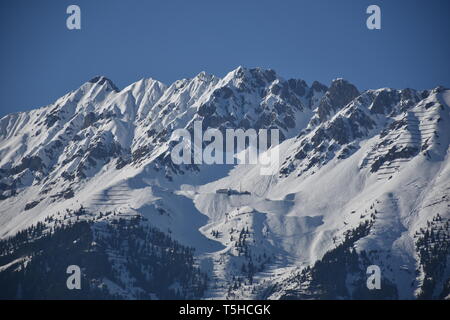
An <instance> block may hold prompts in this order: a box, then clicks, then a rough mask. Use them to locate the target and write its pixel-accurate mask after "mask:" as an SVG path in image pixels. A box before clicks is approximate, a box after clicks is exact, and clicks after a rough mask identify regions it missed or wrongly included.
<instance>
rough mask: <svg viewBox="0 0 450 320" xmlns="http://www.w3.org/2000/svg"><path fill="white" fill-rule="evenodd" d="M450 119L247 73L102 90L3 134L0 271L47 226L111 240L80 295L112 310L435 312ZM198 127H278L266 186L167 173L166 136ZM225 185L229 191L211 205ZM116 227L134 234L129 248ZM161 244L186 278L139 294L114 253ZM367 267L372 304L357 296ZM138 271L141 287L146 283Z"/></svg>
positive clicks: (12, 122)
mask: <svg viewBox="0 0 450 320" xmlns="http://www.w3.org/2000/svg"><path fill="white" fill-rule="evenodd" d="M449 105H450V90H445V89H444V88H441V87H438V88H435V89H432V90H424V91H416V90H412V89H405V90H394V89H388V88H383V89H378V90H368V91H364V92H359V91H358V89H357V88H356V87H355V86H354V85H352V84H350V83H349V82H347V81H346V80H343V79H336V80H333V81H332V83H331V84H330V87H326V86H325V85H322V84H320V83H318V82H314V83H313V84H312V85H311V86H308V85H307V84H306V83H305V82H304V81H303V80H297V79H290V80H284V79H282V78H281V77H279V76H278V75H277V74H276V73H275V72H274V71H273V70H263V69H259V68H257V69H247V68H243V67H239V68H237V69H236V70H233V71H231V72H230V73H229V74H228V75H226V76H225V77H224V78H223V79H221V78H217V77H215V76H212V75H208V74H206V73H204V72H202V73H200V74H198V75H197V76H196V77H194V78H193V79H183V80H179V81H176V82H175V83H173V84H172V85H170V86H166V85H164V84H162V83H160V82H158V81H156V80H153V79H143V80H140V81H138V82H136V83H134V84H131V85H130V86H128V87H126V88H124V89H122V90H119V89H118V88H116V87H115V85H114V84H113V83H112V82H111V81H110V80H108V79H106V78H104V77H96V78H94V79H92V80H90V81H89V82H87V83H85V84H83V85H82V86H81V87H80V88H79V89H77V90H75V91H73V92H71V93H69V94H67V95H65V96H64V97H62V98H60V99H58V100H57V101H56V102H55V103H54V104H52V105H49V106H46V107H43V108H40V109H36V110H33V111H30V112H25V113H18V114H11V115H8V116H6V117H4V118H2V119H0V203H1V206H0V238H1V239H3V242H4V243H2V245H3V247H2V246H0V249H1V248H7V249H4V250H3V251H0V258H1V259H0V274H1V273H3V274H6V275H5V276H4V278H5V279H11V277H12V276H11V275H10V274H9V273H5V272H12V273H11V274H14V272H20V270H23V268H26V266H27V265H29V264H30V263H31V265H32V264H33V262H26V263H25V262H24V261H29V260H31V261H33V259H32V258H30V257H29V256H30V255H27V254H24V253H20V252H25V251H26V250H25V249H23V248H22V247H21V246H24V245H23V244H21V243H22V242H20V241H19V240H17V241H16V242H17V243H19V244H20V245H17V246H13V245H11V243H16V242H13V241H9V242H7V241H8V239H10V240H11V239H16V238H17V239H21V238H20V237H19V238H18V235H21V231H22V232H23V230H29V228H30V227H32V226H36V225H39V226H41V224H43V227H40V228H42V230H43V231H42V232H43V234H44V235H46V234H47V235H48V234H51V232H52V231H51V230H55V231H53V232H55V233H57V232H59V230H60V229H61V228H63V227H64V226H68V225H69V226H71V225H73V224H75V225H77V224H79V223H80V222H82V221H87V222H88V223H89V230H92V238H93V239H94V240H95V239H100V240H101V239H102V236H103V235H104V234H111V237H112V238H114V237H116V238H117V239H118V240H117V241H118V243H119V245H117V246H114V247H111V245H110V244H108V243H107V242H105V243H103V242H101V241H100V240H98V241H94V240H93V242H95V243H100V244H101V243H103V244H102V245H99V244H96V245H95V246H94V248H97V249H95V250H98V252H103V251H102V250H104V252H105V255H106V258H105V259H106V261H107V263H109V264H111V265H112V266H113V267H112V268H113V270H114V272H113V273H108V272H107V271H104V274H103V275H102V277H100V278H98V277H97V278H95V281H91V283H93V282H95V285H92V286H93V287H95V288H99V287H101V288H105V290H106V292H109V293H110V294H115V295H117V296H119V297H124V298H139V297H151V298H158V297H159V298H164V297H177V298H180V297H181V298H186V297H192V296H196V297H198V296H201V297H203V298H244V299H248V298H273V299H279V298H323V297H326V298H365V297H367V298H377V297H378V298H379V297H381V298H408V299H409V298H416V297H419V298H445V297H446V296H447V295H448V294H449V293H450V292H449V289H450V282H449V280H450V265H449V262H450V261H449V257H450V255H449V253H450V251H449V250H450V246H449V243H450V234H449V219H450V192H449V190H450V161H449V144H450V126H449V123H450V107H449ZM197 120H201V121H203V128H204V129H206V128H217V129H219V130H221V131H223V130H225V129H226V128H235V129H236V128H242V129H249V128H254V129H264V128H266V129H269V128H278V129H280V136H281V138H282V142H281V144H280V145H279V146H277V147H276V148H278V151H279V155H280V164H281V165H280V167H277V168H273V172H272V174H271V175H261V174H260V167H259V165H244V164H242V165H181V166H178V165H174V164H173V163H172V161H171V159H170V151H171V148H172V147H173V141H171V134H172V132H173V130H175V129H179V128H187V129H189V130H192V128H193V123H194V121H197ZM226 188H229V189H231V190H234V191H233V192H229V193H218V192H217V190H219V189H226ZM136 219H138V222H136ZM118 221H131V222H130V223H131V224H132V225H131V226H127V227H126V228H131V230H138V231H139V233H138V232H137V231H136V233H132V235H133V238H129V237H131V235H128V236H127V237H128V238H126V239H124V238H123V234H122V233H120V231H122V229H121V228H124V227H123V225H121V224H120V223H122V222H120V223H119V227H115V226H117V222H118ZM142 226H144V227H142ZM141 227H142V228H144V229H141ZM77 228H78V227H77ZM83 228H84V227H80V228H78V229H76V230H84V229H83ZM146 228H156V229H146ZM33 230H34V229H33ZM70 230H72V229H70ZM143 230H144V231H145V232H147V233H148V234H151V235H152V237H150V238H151V239H153V240H148V239H149V237H147V238H142V237H141V236H142V234H145V232H144V231H143ZM154 230H158V231H154ZM63 231H64V230H63ZM66 232H68V231H66ZM157 232H162V233H161V234H160V233H157ZM70 234H73V232H72V231H70ZM155 234H156V235H157V236H155ZM119 235H120V236H119ZM163 235H165V236H167V237H168V238H169V237H170V239H171V241H172V240H173V241H175V242H176V243H177V246H178V244H180V245H182V246H188V247H192V248H194V249H195V252H194V255H193V258H192V259H193V260H191V258H188V257H189V254H188V253H186V252H188V251H186V252H185V251H181V252H184V253H180V254H179V255H177V256H176V258H173V259H185V260H183V261H184V262H185V263H186V268H188V269H189V268H191V269H189V270H198V273H197V271H195V272H192V273H189V272H187V274H190V275H191V276H192V277H190V278H189V279H188V280H186V279H181V280H180V279H178V278H176V277H175V276H174V279H173V281H172V282H173V283H168V284H165V285H166V286H169V287H170V290H172V291H170V290H169V289H167V288H166V289H164V290H165V291H164V290H163V289H162V288H163V285H161V286H159V287H155V288H154V287H152V288H151V289H149V288H150V287H149V285H148V283H144V282H142V281H141V280H139V279H141V278H140V276H137V275H136V274H134V273H133V272H131V271H132V270H130V267H129V266H128V265H126V264H123V263H122V262H121V261H122V260H121V259H125V260H127V259H128V260H130V259H131V258H130V256H131V257H134V253H135V252H134V251H133V250H138V249H136V248H135V247H132V248H131V247H129V246H125V247H121V246H120V243H121V241H127V243H128V242H129V241H135V242H137V243H141V242H140V241H142V243H146V241H147V242H148V241H149V243H152V244H155V247H158V248H159V246H161V243H167V242H164V241H160V240H158V241H155V240H154V239H156V238H157V239H161V238H164V236H163ZM14 237H15V238H14ZM41 237H42V234H41ZM33 239H34V238H33ZM114 239H115V238H114ZM145 239H147V240H145ZM164 239H165V238H164ZM114 243H115V242H114ZM68 246H69V248H68V250H74V251H76V250H77V249H76V248H73V249H71V248H70V245H68ZM168 246H172V244H171V245H168ZM144 247H145V246H144ZM98 248H100V249H98ZM137 248H141V246H139V245H138V246H137ZM176 248H178V247H176ZM91 249H92V247H91ZM48 250H50V249H48ZM51 250H54V249H51ZM93 250H94V249H93ZM95 250H94V251H95ZM139 250H141V249H139ZM155 250H156V249H155ZM186 250H187V249H186ZM44 251H45V250H44ZM96 252H97V251H96ZM145 252H147V254H149V255H150V254H153V251H145ZM174 252H178V251H177V250H176V249H175V250H174ZM102 257H103V256H102ZM119 257H122V258H119ZM164 257H165V256H160V259H161V261H163V262H162V263H163V264H164V261H166V260H164V259H165V258H164ZM183 257H185V258H183ZM80 259H81V258H80ZM99 259H100V258H99ZM139 259H142V257H141V258H139ZM139 259H138V260H136V261H135V262H136V264H138V265H148V264H149V262H148V261H147V262H146V260H142V261H141V260H139ZM128 260H127V261H128ZM36 261H39V260H36ZM83 261H84V260H83ZM133 261H134V260H133ZM73 263H75V264H76V261H75V262H73ZM79 263H80V264H82V262H79ZM189 264H191V265H192V266H191V267H187V266H188V265H189ZM371 264H376V265H379V266H380V268H381V271H382V277H383V280H382V288H383V290H380V291H377V292H372V291H368V290H367V288H366V287H365V280H366V277H367V276H366V274H365V271H366V270H365V268H366V267H367V266H368V265H371ZM30 268H32V267H30ZM86 268H88V266H86ZM143 268H144V270H141V272H142V273H143V277H144V278H145V277H147V279H148V277H149V274H155V273H156V271H155V270H157V269H155V268H156V267H154V266H153V265H152V268H153V269H152V268H150V269H148V270H147V269H145V267H143ZM192 268H195V269H192ZM151 270H153V271H151ZM186 270H187V269H186ZM331 270H338V271H339V272H335V273H334V277H331V276H329V274H333V272H332V271H331ZM146 274H147V275H146ZM203 274H204V275H207V279H208V280H205V281H204V280H202V279H203V278H202V277H203ZM175 278H176V279H175ZM2 279H3V278H1V277H0V281H1V280H2ZM205 279H206V278H205ZM90 280H92V279H90ZM169 282H170V281H169ZM9 285H10V286H12V287H14V285H17V283H16V284H14V281H11V284H9ZM188 287H195V288H199V289H198V290H193V291H189V290H187V289H186V288H188ZM14 288H15V287H14ZM200 288H201V290H200ZM11 290H12V291H11V292H16V291H15V289H11ZM167 290H169V291H170V292H171V294H172V293H173V295H169V294H168V293H167V292H168V291H167Z"/></svg>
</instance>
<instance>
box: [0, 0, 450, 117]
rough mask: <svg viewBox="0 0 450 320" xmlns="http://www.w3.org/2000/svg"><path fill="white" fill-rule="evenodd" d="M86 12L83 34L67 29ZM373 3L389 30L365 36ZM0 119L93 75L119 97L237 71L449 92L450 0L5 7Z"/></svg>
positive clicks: (178, 0) (31, 1) (156, 1)
mask: <svg viewBox="0 0 450 320" xmlns="http://www.w3.org/2000/svg"><path fill="white" fill-rule="evenodd" d="M70 4H77V5H79V6H80V7H81V13H82V30H80V31H70V30H68V29H67V28H66V18H67V14H66V8H67V6H68V5H70ZM370 4H377V5H379V6H380V7H381V10H382V29H381V30H380V31H370V30H368V29H367V28H366V22H365V21H366V18H367V14H366V13H365V11H366V8H367V6H368V5H370ZM0 35H1V37H0V48H1V50H0V116H3V115H5V114H6V113H10V112H16V111H23V110H28V109H31V108H36V107H39V106H42V105H46V104H49V103H52V102H54V101H55V99H57V98H58V97H60V96H62V95H63V94H65V93H67V92H68V91H70V90H73V89H76V88H77V87H78V86H80V85H81V84H82V83H84V82H85V81H87V80H89V79H90V78H92V77H93V76H95V75H105V76H107V77H109V78H110V79H111V80H113V82H114V83H115V84H116V85H117V86H119V87H120V88H121V87H123V86H125V85H128V84H130V83H132V82H134V81H137V80H139V79H140V78H143V77H152V78H155V79H158V80H160V81H163V82H165V83H167V84H170V83H171V82H173V81H174V80H176V79H181V78H184V77H192V76H194V75H196V74H197V73H199V72H200V71H202V70H205V71H207V72H208V73H213V74H216V75H218V76H223V75H225V74H226V73H227V72H228V71H230V70H232V69H234V68H235V67H237V66H239V65H243V66H247V67H255V66H260V67H264V68H272V69H275V70H276V71H277V72H278V74H280V75H281V76H282V77H284V78H290V77H293V78H301V79H304V80H306V81H307V82H308V83H311V82H312V81H313V80H319V81H321V82H323V83H325V84H329V82H330V80H332V79H334V78H336V77H344V78H346V79H348V80H349V81H351V82H353V83H354V84H356V85H357V87H358V88H360V89H369V88H378V87H394V88H405V87H413V88H417V89H424V88H432V87H435V86H437V85H444V86H447V87H450V1H449V0H395V1H394V0H389V1H388V0H370V1H366V0H292V1H291V0H277V1H275V0H270V1H266V0H221V1H218V0H164V1H163V0H147V1H144V0H126V1H125V0H123V1H119V0H70V1H66V0H27V1H24V0H1V1H0Z"/></svg>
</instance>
